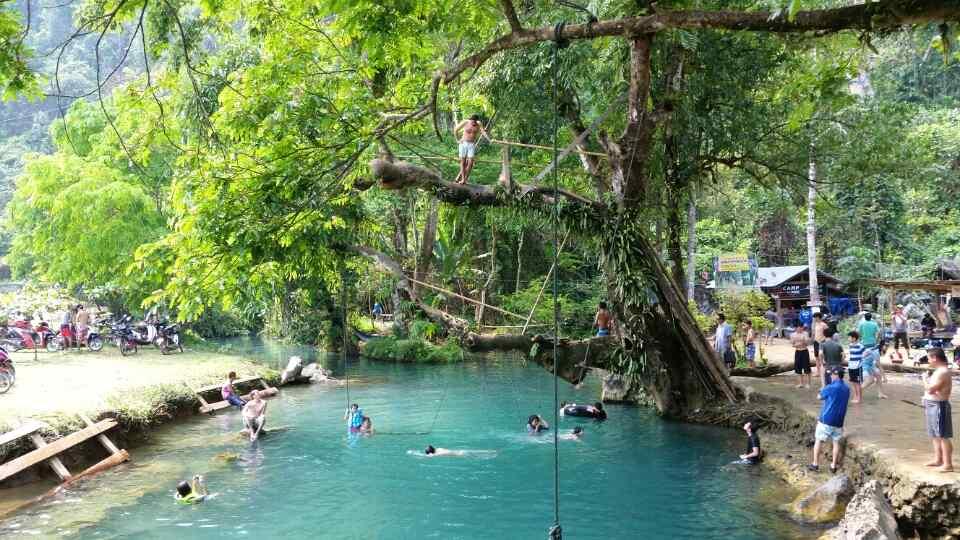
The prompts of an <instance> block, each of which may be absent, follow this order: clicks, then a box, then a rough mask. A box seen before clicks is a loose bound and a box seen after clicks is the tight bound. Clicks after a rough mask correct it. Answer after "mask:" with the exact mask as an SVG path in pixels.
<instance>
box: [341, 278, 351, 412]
mask: <svg viewBox="0 0 960 540" xmlns="http://www.w3.org/2000/svg"><path fill="white" fill-rule="evenodd" d="M341 264H342V262H341ZM341 268H342V266H341ZM340 313H341V319H340V326H341V328H340V333H341V334H342V336H341V337H342V338H343V343H342V344H341V345H340V359H341V360H343V382H344V386H345V387H346V389H347V407H346V410H347V411H348V412H349V411H350V370H349V369H348V368H349V366H348V365H347V275H346V272H344V271H343V270H340Z"/></svg>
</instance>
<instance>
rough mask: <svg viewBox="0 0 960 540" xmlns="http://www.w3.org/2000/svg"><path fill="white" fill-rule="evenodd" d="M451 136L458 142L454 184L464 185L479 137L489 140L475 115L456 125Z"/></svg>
mask: <svg viewBox="0 0 960 540" xmlns="http://www.w3.org/2000/svg"><path fill="white" fill-rule="evenodd" d="M461 130H463V136H462V137H461V136H460V134H459V132H460V131H461ZM453 136H454V137H455V138H457V139H459V140H460V144H459V147H458V151H459V155H460V172H459V173H458V174H457V179H456V182H457V183H458V184H466V183H467V181H469V180H470V172H471V171H472V170H473V162H474V159H475V157H476V155H477V143H478V142H480V137H486V138H487V140H490V136H488V135H487V132H486V131H484V129H483V124H481V123H480V116H479V115H476V114H474V115H473V116H471V117H470V118H468V119H467V120H464V121H462V122H460V123H459V124H457V125H456V127H454V128H453Z"/></svg>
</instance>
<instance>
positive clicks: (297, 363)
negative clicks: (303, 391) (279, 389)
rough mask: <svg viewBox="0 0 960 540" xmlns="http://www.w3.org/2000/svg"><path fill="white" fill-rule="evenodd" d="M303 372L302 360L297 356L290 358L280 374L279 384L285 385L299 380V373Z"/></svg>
mask: <svg viewBox="0 0 960 540" xmlns="http://www.w3.org/2000/svg"><path fill="white" fill-rule="evenodd" d="M302 371H303V358H300V357H299V356H291V357H290V360H289V361H288V362H287V367H286V368H284V370H283V373H281V374H280V384H287V383H291V382H294V381H296V380H297V379H299V378H300V373H301V372H302Z"/></svg>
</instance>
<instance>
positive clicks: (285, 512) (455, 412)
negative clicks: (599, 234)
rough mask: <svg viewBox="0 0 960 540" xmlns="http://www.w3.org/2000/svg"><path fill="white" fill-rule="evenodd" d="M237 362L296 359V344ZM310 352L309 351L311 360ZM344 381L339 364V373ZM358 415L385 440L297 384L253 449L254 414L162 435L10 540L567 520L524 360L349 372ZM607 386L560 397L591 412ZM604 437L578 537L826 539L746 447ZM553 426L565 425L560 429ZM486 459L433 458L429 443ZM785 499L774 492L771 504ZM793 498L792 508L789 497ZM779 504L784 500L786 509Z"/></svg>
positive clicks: (567, 503) (566, 451) (465, 534)
mask: <svg viewBox="0 0 960 540" xmlns="http://www.w3.org/2000/svg"><path fill="white" fill-rule="evenodd" d="M261 346H263V344H262V343H261V344H256V342H252V343H251V344H250V346H249V347H248V348H246V349H244V350H242V351H241V350H240V347H239V346H238V354H242V355H244V356H256V355H261V354H262V355H263V358H264V360H265V361H266V362H271V361H273V362H276V361H277V360H278V359H282V360H283V362H285V361H286V356H288V355H289V354H292V353H291V352H290V351H292V350H295V348H291V347H271V346H268V347H270V348H263V349H259V348H258V347H261ZM296 354H300V355H301V356H304V354H302V349H300V352H298V353H296ZM331 367H333V366H331ZM349 368H350V369H349V372H350V378H351V396H350V397H351V401H356V402H358V403H359V404H360V406H361V407H362V408H363V411H364V413H365V414H366V415H368V416H370V417H372V418H373V421H374V427H375V428H376V429H377V430H378V433H377V434H375V435H373V436H370V437H366V436H357V435H352V434H350V433H349V432H347V430H346V429H345V426H344V423H343V411H344V406H345V403H346V389H345V388H343V387H326V386H322V385H314V386H310V387H298V388H297V387H291V388H286V389H284V390H283V391H282V393H281V396H280V397H279V398H276V399H273V400H270V401H269V408H268V411H269V421H268V425H267V427H268V428H269V427H271V426H272V427H277V426H286V427H287V428H288V430H286V431H284V432H282V433H278V434H276V435H274V436H271V437H268V438H265V439H264V440H262V441H260V442H257V443H253V444H251V443H249V442H247V441H245V440H243V439H242V438H240V437H239V436H238V435H237V431H238V430H239V429H240V417H239V412H238V411H236V410H229V411H224V412H223V413H221V414H218V415H216V416H213V417H195V418H190V419H187V420H185V421H183V422H179V423H177V424H175V425H170V426H166V427H164V428H161V429H159V430H158V431H157V432H156V433H155V434H154V436H153V442H152V444H151V445H149V446H147V447H143V448H140V449H137V451H136V452H135V453H134V456H133V459H134V462H133V463H132V464H130V465H129V466H124V467H120V468H118V469H115V470H113V471H110V472H108V473H105V474H103V475H102V476H99V477H96V478H93V479H91V480H90V481H89V482H86V483H84V484H82V485H81V486H79V487H78V488H75V489H71V490H69V491H68V492H66V493H64V494H62V495H60V496H58V497H57V498H55V499H53V500H50V501H48V502H46V503H44V504H42V505H38V506H35V507H32V508H31V509H30V510H29V511H27V512H24V513H22V514H20V515H18V516H15V517H14V518H11V519H8V520H6V521H3V522H0V536H2V537H8V536H20V535H23V536H28V535H29V536H36V537H53V536H59V537H68V538H160V539H165V538H171V539H174V538H175V539H177V540H191V539H208V538H237V537H246V536H248V537H250V538H284V539H288V540H293V539H300V538H377V539H394V538H396V539H406V538H443V539H448V538H464V539H473V538H477V539H481V538H483V539H486V538H511V539H512V538H542V537H545V536H546V528H547V527H548V526H549V525H550V523H551V521H552V516H553V491H552V489H553V445H552V442H553V437H552V436H550V435H549V434H548V435H547V436H540V437H537V436H530V435H527V434H526V432H525V430H524V422H525V420H526V417H527V415H529V414H533V413H539V414H542V415H544V416H545V417H546V418H547V419H548V420H550V419H551V418H552V412H551V410H552V408H553V392H552V389H553V381H552V379H551V378H550V376H549V375H548V374H547V373H546V372H544V371H543V370H542V369H540V368H538V367H533V366H523V365H521V364H520V362H518V361H516V360H515V359H511V358H510V357H499V358H494V359H491V361H489V362H485V361H480V362H468V363H464V364H457V365H440V366H417V365H401V364H381V363H368V362H364V361H351V362H350V366H349ZM597 392H598V384H597V381H595V380H589V381H588V382H587V383H586V384H585V385H584V386H583V387H582V388H579V389H575V388H573V387H570V386H569V385H566V384H564V385H562V386H561V395H560V398H561V399H563V400H567V401H579V402H591V401H594V400H595V398H596V395H597ZM608 409H609V415H610V418H609V420H608V421H607V422H604V423H595V422H584V421H583V419H579V420H578V419H573V418H565V419H562V420H561V421H560V425H559V429H560V430H561V432H562V433H567V432H569V431H570V430H571V429H573V428H574V427H575V426H578V425H580V426H583V427H584V428H585V431H586V434H585V436H584V437H583V440H581V441H561V444H560V470H561V477H560V478H561V508H560V513H561V520H562V523H563V525H564V530H565V532H566V533H567V534H566V536H567V537H569V538H577V539H597V540H601V539H603V540H606V539H613V538H643V539H646V538H671V539H674V538H690V539H693V538H725V539H727V540H741V539H742V540H759V539H767V538H789V539H794V538H795V539H802V538H814V537H816V536H818V534H819V531H814V530H811V529H806V528H803V527H800V526H798V525H796V524H794V523H792V522H790V521H789V520H787V519H785V517H784V516H783V515H782V514H781V513H780V512H779V510H778V509H777V505H776V502H779V501H780V500H783V498H785V497H786V495H783V494H781V493H776V494H775V496H774V497H771V493H773V492H774V491H776V490H780V491H782V490H784V489H785V488H784V486H783V484H782V483H780V482H779V481H778V480H776V479H774V478H773V477H772V476H771V475H768V474H767V473H765V472H764V471H763V470H762V468H753V469H745V468H731V467H729V466H728V464H729V463H730V461H731V459H733V458H735V457H736V455H737V454H738V453H740V452H742V446H743V442H744V441H743V437H742V436H741V434H739V433H737V432H734V431H732V430H723V429H717V428H712V427H706V426H691V425H685V424H678V423H672V422H664V421H662V420H661V419H659V418H658V417H656V415H654V414H652V413H651V412H650V411H648V410H645V409H640V408H635V407H617V406H611V407H609V408H608ZM555 427H556V426H555ZM428 444H430V445H434V446H437V447H444V448H450V449H459V450H483V451H485V452H481V453H474V454H467V455H466V456H464V457H441V458H425V457H421V456H419V455H418V454H419V453H420V452H422V450H423V448H424V447H425V446H426V445H428ZM197 473H199V474H203V475H204V476H205V477H206V478H207V483H208V485H209V487H210V490H211V491H212V492H213V493H216V496H215V497H213V498H212V499H211V500H209V501H207V502H205V503H203V504H200V505H192V506H184V505H178V504H176V503H175V502H174V501H173V489H174V487H175V485H176V483H177V482H178V481H179V480H183V479H188V478H190V477H191V476H192V475H193V474H197ZM771 490H774V491H771ZM781 497H783V498H781ZM772 499H777V501H773V500H772Z"/></svg>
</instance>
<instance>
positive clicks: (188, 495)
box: [174, 474, 207, 504]
mask: <svg viewBox="0 0 960 540" xmlns="http://www.w3.org/2000/svg"><path fill="white" fill-rule="evenodd" d="M206 498H207V485H206V483H205V482H204V481H203V477H202V476H200V475H199V474H197V475H194V477H193V480H192V481H191V482H189V483H188V482H187V481H186V480H184V481H183V482H180V483H179V484H177V493H176V495H174V499H175V500H176V501H177V502H178V503H181V504H197V503H202V502H203V501H204V500H206Z"/></svg>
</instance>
